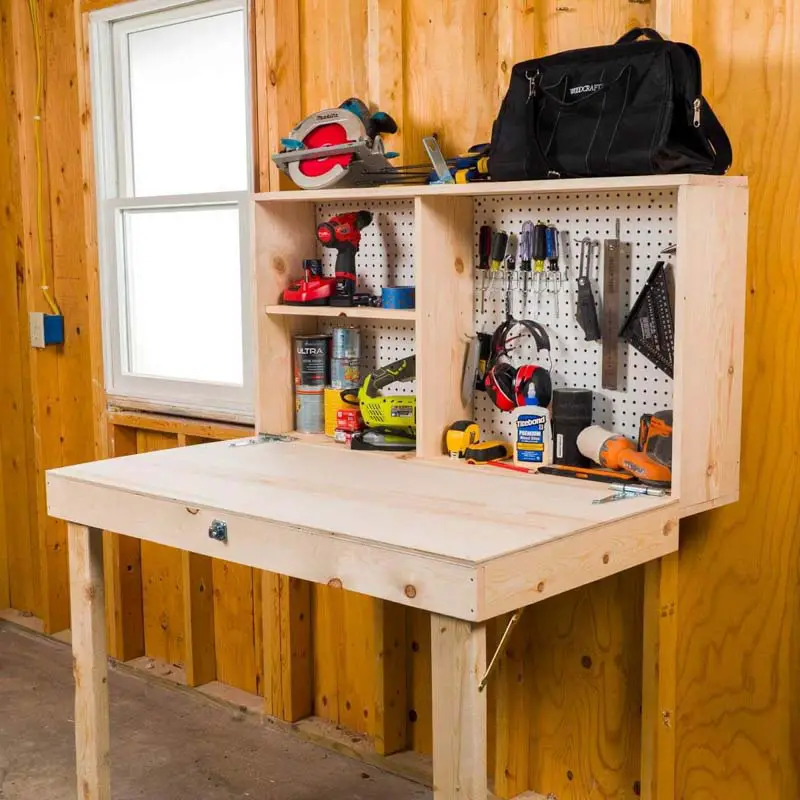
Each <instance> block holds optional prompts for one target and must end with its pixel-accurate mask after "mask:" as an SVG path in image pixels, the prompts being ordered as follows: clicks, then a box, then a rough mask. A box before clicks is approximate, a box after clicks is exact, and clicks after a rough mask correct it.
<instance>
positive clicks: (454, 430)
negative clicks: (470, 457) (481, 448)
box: [445, 419, 481, 458]
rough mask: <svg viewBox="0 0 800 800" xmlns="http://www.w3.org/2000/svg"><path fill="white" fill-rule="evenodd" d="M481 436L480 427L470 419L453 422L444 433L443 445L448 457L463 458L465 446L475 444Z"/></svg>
mask: <svg viewBox="0 0 800 800" xmlns="http://www.w3.org/2000/svg"><path fill="white" fill-rule="evenodd" d="M480 438H481V429H480V428H479V427H478V425H477V424H476V423H474V422H473V421H472V420H471V419H462V420H459V421H458V422H454V423H453V424H452V425H451V426H450V427H449V428H448V429H447V433H446V434H445V447H446V449H447V452H448V453H449V454H450V458H464V454H465V453H466V451H467V448H469V447H471V446H472V445H475V444H477V443H478V442H479V441H480Z"/></svg>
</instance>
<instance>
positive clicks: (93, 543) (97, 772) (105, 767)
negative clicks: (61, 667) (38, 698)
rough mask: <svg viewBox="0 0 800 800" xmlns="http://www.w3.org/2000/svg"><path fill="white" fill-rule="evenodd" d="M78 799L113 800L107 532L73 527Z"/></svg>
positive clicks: (72, 573) (72, 579)
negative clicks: (105, 576)
mask: <svg viewBox="0 0 800 800" xmlns="http://www.w3.org/2000/svg"><path fill="white" fill-rule="evenodd" d="M68 535H69V571H70V594H71V601H72V660H73V671H74V674H75V755H76V760H77V773H78V797H80V798H81V800H111V775H110V768H109V754H108V745H109V723H108V668H107V664H106V625H105V602H104V594H105V592H104V587H103V532H102V531H100V530H98V529H97V528H87V527H85V526H84V525H74V524H72V523H70V525H69V532H68Z"/></svg>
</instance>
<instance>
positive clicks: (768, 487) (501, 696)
mask: <svg viewBox="0 0 800 800" xmlns="http://www.w3.org/2000/svg"><path fill="white" fill-rule="evenodd" d="M254 2H255V6H254V10H255V14H254V25H253V41H254V48H253V49H254V56H255V68H256V84H257V90H258V91H257V108H256V110H257V113H256V119H257V143H258V154H259V159H258V160H259V183H260V188H262V189H266V188H277V176H276V175H275V172H274V170H273V169H271V167H270V164H269V161H268V159H267V155H268V153H269V152H270V149H271V148H272V146H273V144H274V142H275V141H276V139H277V137H278V136H279V135H281V134H285V133H286V132H287V131H288V129H289V127H290V126H291V125H292V124H293V123H294V122H296V121H297V120H298V119H299V118H300V117H302V116H304V115H305V114H308V113H310V112H312V111H314V110H316V109H319V108H320V107H323V106H327V105H335V104H337V103H339V102H340V101H341V100H342V99H344V98H345V97H347V96H349V95H353V94H356V95H360V96H362V97H364V98H366V99H368V100H369V101H371V102H375V103H378V104H380V105H381V106H382V107H383V108H385V109H386V110H387V111H389V112H390V113H392V114H393V115H394V116H395V117H396V118H397V119H398V121H399V122H400V125H401V132H400V133H399V134H398V136H397V137H395V139H396V141H395V142H394V143H392V145H391V146H392V147H394V148H395V149H399V150H400V151H401V152H402V153H403V156H404V158H405V160H406V161H407V162H415V161H418V160H419V159H420V158H421V157H422V155H423V153H422V150H421V141H420V139H421V137H422V136H423V135H427V134H430V133H434V132H435V133H437V134H438V135H439V138H440V140H441V141H442V142H443V145H444V147H445V149H446V150H448V151H453V150H456V149H460V148H464V147H467V146H469V145H470V144H473V143H475V142H477V141H481V140H485V139H486V138H487V136H488V133H489V130H490V126H491V122H492V119H493V117H494V115H495V113H496V109H497V107H498V105H499V101H500V98H501V96H502V93H503V91H504V89H505V85H506V82H507V80H508V75H509V72H510V68H511V66H512V65H513V63H515V62H516V61H518V60H521V59H523V58H525V57H528V56H530V55H533V54H537V55H541V54H545V53H548V52H554V51H557V50H561V49H565V48H568V47H579V46H584V45H591V44H596V43H607V42H610V41H612V40H613V39H614V38H615V37H616V36H618V35H620V34H621V33H622V32H624V31H625V30H626V29H628V28H629V27H632V26H633V25H635V24H642V25H647V24H657V26H658V27H660V28H662V29H671V32H672V35H673V38H679V39H682V40H684V41H691V42H692V43H694V44H695V45H696V46H697V47H698V48H699V49H700V52H701V55H702V57H703V63H704V73H705V81H706V87H705V88H706V94H707V96H708V97H709V99H710V100H711V102H712V104H713V105H714V107H715V109H716V110H717V112H718V114H719V115H720V116H721V118H722V119H723V121H724V123H725V125H726V127H727V129H728V131H729V133H730V135H731V138H732V140H733V144H734V151H735V154H736V160H735V164H734V171H735V172H740V173H744V174H747V175H749V176H750V180H751V217H750V218H751V225H752V229H751V231H750V243H751V244H750V253H749V295H748V307H747V332H748V336H747V344H746V347H747V350H746V358H747V361H746V374H745V385H746V386H747V394H746V397H747V402H746V403H745V430H744V459H743V477H742V500H741V501H740V502H739V503H738V504H736V505H734V506H732V507H729V508H726V509H722V510H720V511H717V512H712V513H708V514H703V515H701V516H699V517H697V518H695V519H693V520H690V521H688V522H686V523H684V524H683V526H682V536H681V538H682V550H681V557H680V587H681V591H680V606H679V620H680V627H679V630H680V634H679V635H680V650H679V672H678V713H677V719H676V720H675V725H676V733H677V756H678V758H677V784H676V785H677V787H678V795H679V796H681V797H686V798H692V799H693V800H694V798H706V797H707V798H737V800H739V798H741V799H742V800H745V798H759V800H766V799H767V798H788V797H798V796H800V691H799V690H800V684H798V679H797V675H798V674H800V673H798V670H797V667H796V665H797V664H798V663H799V662H800V531H799V530H798V527H799V526H798V512H799V511H800V500H799V499H798V492H797V483H798V474H800V473H798V456H797V453H798V451H799V450H800V424H798V421H797V420H798V415H797V411H796V409H797V406H798V396H799V395H800V389H799V388H798V387H800V382H798V378H797V366H798V349H797V345H796V342H797V340H798V333H800V331H799V330H798V329H799V328H800V323H798V321H797V320H798V317H797V314H796V313H795V310H794V306H795V303H794V298H795V295H796V294H797V292H796V289H797V277H796V275H797V272H796V268H795V260H796V258H795V253H796V250H795V247H800V234H799V233H798V232H797V220H798V208H799V207H800V190H799V189H798V188H797V185H798V184H796V183H795V179H796V178H797V177H798V175H797V168H796V166H795V162H796V161H797V158H796V156H797V152H796V151H797V142H798V141H800V109H798V107H797V104H796V103H795V104H794V105H793V104H792V98H793V96H794V95H796V90H797V89H798V86H800V19H799V17H800V2H798V0H787V2H785V3H769V2H767V1H766V0H751V2H746V3H735V4H734V3H733V2H732V0H727V2H724V1H723V0H709V2H705V3H700V2H697V1H695V2H693V0H672V2H669V0H660V2H659V5H658V6H657V7H656V6H655V5H654V4H652V3H648V2H641V1H640V0H637V1H636V2H633V1H630V2H629V0H541V2H535V3H534V2H533V0H449V1H448V2H441V3H435V2H430V1H429V0H428V1H427V2H426V0H254ZM108 4H109V2H108V1H107V0H75V2H72V1H71V0H39V5H38V8H39V16H40V19H41V25H42V37H43V46H44V66H45V89H46V91H45V97H46V103H45V113H44V115H43V123H42V125H43V142H44V147H43V151H44V164H45V176H44V181H45V195H44V197H45V203H44V212H45V228H46V234H47V235H46V240H47V241H46V244H47V258H46V262H47V266H46V270H50V269H53V270H54V272H55V279H54V281H53V285H54V287H55V291H56V294H57V296H58V298H59V301H60V302H61V304H62V306H63V308H64V311H65V314H66V321H67V343H66V345H65V346H64V348H63V349H61V350H46V351H36V350H31V349H30V348H29V347H28V344H27V312H28V311H29V310H44V305H43V300H42V297H41V295H40V292H39V289H38V287H39V285H40V284H41V283H42V269H43V265H42V264H41V263H40V259H39V258H38V255H37V251H36V247H35V220H36V192H35V187H36V164H35V158H34V142H33V133H32V117H33V103H34V99H33V98H34V94H33V92H34V80H35V78H34V75H35V72H34V62H33V48H32V39H31V30H30V23H29V17H28V7H27V3H26V2H25V0H0V131H2V138H1V139H0V198H1V200H2V202H1V203H0V212H1V213H0V426H2V427H1V428H0V456H1V457H2V458H1V459H0V608H2V607H4V606H10V607H13V608H16V609H18V610H20V611H26V612H31V613H33V614H35V615H37V616H38V617H40V618H41V619H42V620H43V622H44V626H45V629H46V630H47V631H49V632H56V631H58V630H61V629H63V628H66V627H67V626H68V624H69V620H68V609H67V603H66V602H65V598H66V589H67V576H66V551H65V548H64V537H65V531H64V526H62V525H61V524H60V523H57V522H55V521H53V520H47V519H46V516H45V514H44V495H43V482H42V475H43V470H44V469H46V468H48V467H51V466H57V465H60V464H67V463H74V462H77V461H81V460H88V459H90V458H92V457H93V456H94V455H95V454H97V455H105V454H108V453H114V454H118V455H121V454H126V453H134V452H142V451H146V450H152V449H156V448H161V447H171V446H184V445H191V444H193V443H197V442H199V441H203V440H208V439H214V438H224V437H226V436H230V435H237V434H238V433H239V432H240V430H237V429H233V428H231V427H230V426H218V425H207V424H206V423H191V422H186V421H181V420H176V419H165V418H161V417H147V415H142V414H139V415H135V414H124V413H115V414H106V413H105V412H104V408H105V399H104V397H103V393H102V370H101V363H100V362H101V359H100V342H99V336H98V333H99V326H98V319H99V306H98V297H97V275H96V257H95V253H94V250H93V242H94V225H93V215H92V197H91V193H92V187H91V180H90V167H91V153H90V149H89V147H88V145H89V142H90V139H89V127H88V126H89V122H90V119H91V117H90V113H91V112H90V108H89V105H88V98H87V91H86V90H87V87H86V84H85V73H84V71H83V65H84V62H85V50H84V47H83V45H84V43H83V41H82V37H83V25H84V24H85V16H84V14H83V12H85V11H87V10H89V9H91V8H96V7H99V6H101V5H108ZM48 274H49V272H48ZM784 413H785V414H786V417H783V414H784ZM121 533H124V532H121ZM106 565H107V572H108V575H109V578H108V580H109V586H110V589H111V592H110V594H109V631H110V643H111V647H112V651H113V653H114V655H116V656H117V657H119V658H123V659H126V660H128V659H132V658H136V657H137V656H141V655H145V654H146V655H148V656H151V657H154V658H158V659H162V660H165V661H170V662H178V663H181V664H184V665H185V667H186V675H187V681H188V682H189V683H190V684H201V683H207V682H208V681H211V680H215V679H216V680H220V681H223V682H225V683H227V684H230V685H232V686H235V687H238V688H241V689H244V690H246V691H249V692H253V693H260V694H265V693H266V694H267V695H268V696H269V694H270V692H269V691H268V690H267V688H266V684H267V682H268V681H267V678H268V675H269V674H270V672H271V671H274V670H275V669H278V668H280V663H279V660H278V663H275V660H274V653H273V652H271V651H270V648H269V646H267V647H264V641H265V640H266V641H268V642H269V641H270V631H271V630H272V628H271V626H272V625H273V623H274V619H275V617H276V615H277V614H278V613H279V610H280V608H281V602H282V601H281V597H282V595H281V592H282V591H287V592H291V591H293V589H292V588H291V587H286V586H283V585H282V584H281V583H280V582H277V581H276V580H275V579H273V578H272V577H270V576H263V575H261V574H260V573H258V572H256V571H253V570H249V569H246V568H242V567H237V566H234V565H229V564H226V563H224V562H218V561H211V560H208V559H202V558H197V557H194V556H188V555H187V554H184V553H180V552H177V551H171V550H169V549H168V548H159V547H157V546H154V545H142V546H139V545H138V543H136V542H133V541H132V540H129V539H126V538H125V537H124V536H113V535H110V534H109V535H108V536H107V551H106ZM300 588H301V589H302V587H300ZM642 593H643V577H642V574H641V572H640V571H636V570H634V571H631V572H628V573H625V574H622V575H618V576H615V577H614V578H611V579H609V580H606V581H603V582H601V583H598V584H595V585H593V586H590V587H587V588H585V589H582V590H580V591H577V592H572V593H569V594H567V595H564V596H561V597H557V598H554V599H552V600H549V601H547V602H545V603H542V604H540V605H539V606H536V607H535V608H533V609H532V610H531V611H530V612H529V613H528V614H527V615H526V616H525V617H524V618H523V622H522V623H521V624H520V626H519V627H518V628H517V630H516V631H515V633H514V636H513V638H512V640H511V642H510V644H509V646H508V648H507V652H506V658H505V659H504V660H503V662H502V663H501V667H500V670H499V672H498V674H497V677H496V679H495V681H494V684H493V693H492V696H491V698H490V700H491V706H492V709H493V717H494V725H492V732H491V751H492V763H493V764H494V776H495V783H496V790H497V792H498V794H500V795H502V796H512V795H514V794H515V793H517V792H520V791H523V790H524V789H527V788H535V789H537V790H538V791H541V792H554V793H555V794H556V795H557V796H558V797H559V798H560V799H561V800H565V798H574V799H575V800H578V799H579V798H580V799H581V800H582V799H583V798H587V797H592V798H612V797H614V798H618V797H632V796H634V795H635V794H636V793H637V789H638V786H637V781H638V780H639V725H640V693H641V691H640V690H641V639H642V635H641V630H642V617H641V607H642ZM309 619H310V624H311V626H312V636H313V642H314V646H313V648H312V651H311V653H310V654H308V658H309V659H310V660H311V662H312V663H311V664H310V667H311V668H310V669H309V670H308V671H307V674H309V675H313V678H312V679H311V680H312V685H311V687H310V694H311V697H312V698H313V711H314V713H315V714H317V715H319V716H322V717H323V718H326V719H329V720H331V721H333V722H336V723H340V724H342V725H343V726H345V727H347V728H349V729H352V730H355V731H361V732H363V733H365V734H368V735H369V736H371V737H373V738H375V739H376V740H377V739H381V740H382V741H383V745H379V749H380V748H381V747H382V748H384V749H387V750H390V749H394V748H395V747H397V746H402V745H404V744H405V743H407V744H408V745H409V746H411V747H413V748H414V749H416V750H418V751H420V752H423V753H428V752H430V748H431V734H430V713H431V701H430V677H429V672H430V641H429V632H428V631H429V625H428V619H427V617H426V615H425V614H421V613H417V612H406V611H404V610H402V609H401V610H397V609H396V608H395V607H392V606H389V605H388V604H383V603H380V602H378V601H373V600H370V599H368V598H364V597H359V596H356V595H352V594H348V593H346V592H343V591H341V590H336V589H330V588H327V587H324V588H315V589H313V590H312V593H311V596H310V599H309V608H308V618H307V619H306V623H305V624H309V623H308V620H309ZM387 654H388V655H387ZM302 677H303V676H302V674H301V676H300V678H301V679H302ZM270 702H271V703H273V705H271V706H270V707H272V708H273V709H276V710H277V711H280V710H283V711H284V713H285V709H283V708H282V709H278V708H277V706H275V705H274V701H273V700H270Z"/></svg>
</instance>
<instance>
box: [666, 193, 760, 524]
mask: <svg viewBox="0 0 800 800" xmlns="http://www.w3.org/2000/svg"><path fill="white" fill-rule="evenodd" d="M746 269H747V189H746V188H743V187H736V186H733V187H706V186H682V187H681V188H680V190H679V192H678V254H677V268H676V270H675V329H676V330H675V401H674V410H675V439H674V451H673V464H674V476H673V486H674V488H675V490H676V491H677V494H678V496H679V497H680V505H681V514H682V515H686V514H691V513H695V512H696V511H698V510H701V509H702V508H705V507H711V506H713V505H718V504H722V503H723V502H731V501H734V500H736V498H737V497H738V492H739V460H740V447H741V426H742V369H743V353H744V306H745V279H746Z"/></svg>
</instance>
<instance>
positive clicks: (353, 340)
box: [331, 328, 361, 389]
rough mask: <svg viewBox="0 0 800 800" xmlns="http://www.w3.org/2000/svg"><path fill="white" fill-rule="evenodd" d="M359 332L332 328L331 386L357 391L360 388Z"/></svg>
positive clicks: (353, 329) (355, 329)
mask: <svg viewBox="0 0 800 800" xmlns="http://www.w3.org/2000/svg"><path fill="white" fill-rule="evenodd" d="M360 359H361V331H359V330H358V328H334V329H333V341H332V345H331V386H332V387H333V388H334V389H357V388H358V387H359V386H361V363H360Z"/></svg>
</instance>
